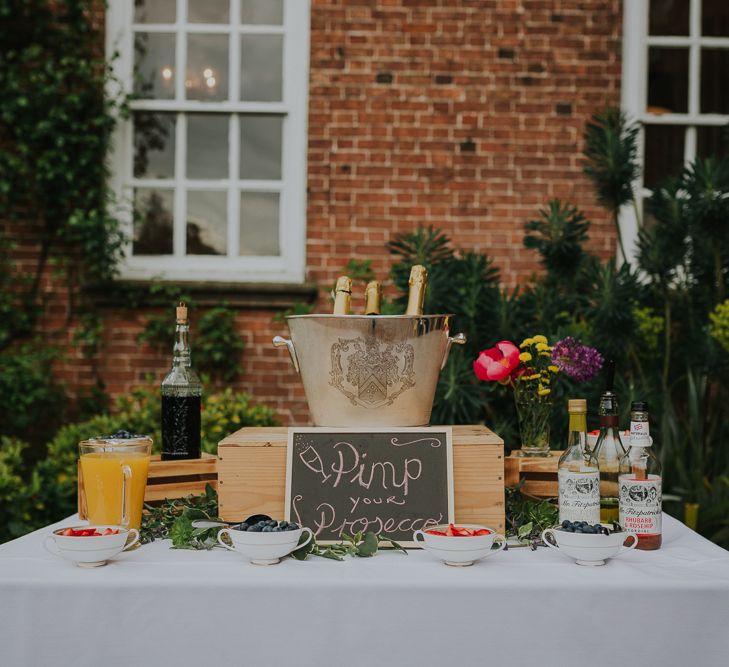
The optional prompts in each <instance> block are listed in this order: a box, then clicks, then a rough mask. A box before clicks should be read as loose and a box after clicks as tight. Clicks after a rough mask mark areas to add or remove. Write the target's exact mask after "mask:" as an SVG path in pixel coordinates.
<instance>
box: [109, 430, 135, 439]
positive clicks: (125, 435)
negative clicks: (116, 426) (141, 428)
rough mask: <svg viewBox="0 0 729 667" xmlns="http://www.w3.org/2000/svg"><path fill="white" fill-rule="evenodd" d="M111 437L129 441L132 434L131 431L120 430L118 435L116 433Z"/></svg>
mask: <svg viewBox="0 0 729 667" xmlns="http://www.w3.org/2000/svg"><path fill="white" fill-rule="evenodd" d="M111 437H112V438H115V439H117V440H129V438H131V437H132V434H131V433H130V432H129V431H125V430H124V429H120V430H118V431H117V432H116V433H114V435H112V436H111Z"/></svg>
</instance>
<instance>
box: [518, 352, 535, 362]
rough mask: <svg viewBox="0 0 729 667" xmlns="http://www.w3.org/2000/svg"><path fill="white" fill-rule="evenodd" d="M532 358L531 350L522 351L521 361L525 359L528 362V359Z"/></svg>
mask: <svg viewBox="0 0 729 667" xmlns="http://www.w3.org/2000/svg"><path fill="white" fill-rule="evenodd" d="M531 360H532V355H531V354H529V352H522V353H521V354H520V355H519V361H523V362H524V363H526V362H527V361H531Z"/></svg>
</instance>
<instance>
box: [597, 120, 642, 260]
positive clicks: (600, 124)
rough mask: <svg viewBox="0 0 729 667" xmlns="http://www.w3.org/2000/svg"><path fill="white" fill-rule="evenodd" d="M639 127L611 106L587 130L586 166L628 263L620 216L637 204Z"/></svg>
mask: <svg viewBox="0 0 729 667" xmlns="http://www.w3.org/2000/svg"><path fill="white" fill-rule="evenodd" d="M639 129H640V128H639V125H638V124H637V123H633V122H630V121H629V120H628V117H627V115H626V114H625V113H624V112H622V111H620V109H615V108H608V109H605V110H604V111H601V112H600V113H596V114H594V115H593V116H592V120H591V121H590V122H589V123H588V124H587V129H586V131H585V148H584V151H583V154H584V156H585V164H584V167H583V169H584V172H585V174H587V176H589V177H590V179H591V180H592V182H593V184H594V185H595V189H596V190H597V198H598V201H599V202H600V204H602V205H603V206H604V207H605V208H606V209H607V210H608V211H609V212H610V214H611V216H612V219H613V223H614V225H615V233H616V234H617V239H618V246H619V248H620V254H621V255H622V258H623V261H624V262H627V256H626V254H625V247H624V246H623V238H622V235H621V234H620V225H619V224H618V216H619V213H620V209H621V208H622V207H623V206H625V205H626V204H630V203H632V204H633V205H635V195H634V192H633V183H634V182H635V180H636V179H637V178H638V176H639V175H640V166H639V164H638V147H637V138H638V131H639ZM636 214H637V211H636Z"/></svg>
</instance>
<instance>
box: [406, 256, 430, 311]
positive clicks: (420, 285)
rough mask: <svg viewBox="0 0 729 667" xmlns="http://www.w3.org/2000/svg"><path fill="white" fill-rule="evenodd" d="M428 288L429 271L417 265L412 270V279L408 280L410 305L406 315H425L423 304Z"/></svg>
mask: <svg viewBox="0 0 729 667" xmlns="http://www.w3.org/2000/svg"><path fill="white" fill-rule="evenodd" d="M427 286H428V270H427V269H426V268H425V267H424V266H422V265H420V264H416V265H415V266H414V267H413V268H412V269H410V279H409V280H408V287H409V291H408V305H407V309H406V310H405V314H406V315H413V316H416V317H419V316H420V315H422V314H423V302H424V300H425V288H426V287H427Z"/></svg>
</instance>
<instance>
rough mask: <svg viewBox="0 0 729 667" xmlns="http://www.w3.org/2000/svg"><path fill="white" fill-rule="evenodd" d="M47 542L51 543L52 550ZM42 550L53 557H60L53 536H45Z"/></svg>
mask: <svg viewBox="0 0 729 667" xmlns="http://www.w3.org/2000/svg"><path fill="white" fill-rule="evenodd" d="M48 540H50V541H51V542H53V549H51V548H50V547H49V546H48V544H49V542H48ZM43 548H44V549H45V550H46V551H47V552H48V553H49V554H53V555H54V556H60V555H61V552H60V551H58V546H56V540H55V539H54V537H53V535H46V539H45V540H43Z"/></svg>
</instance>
